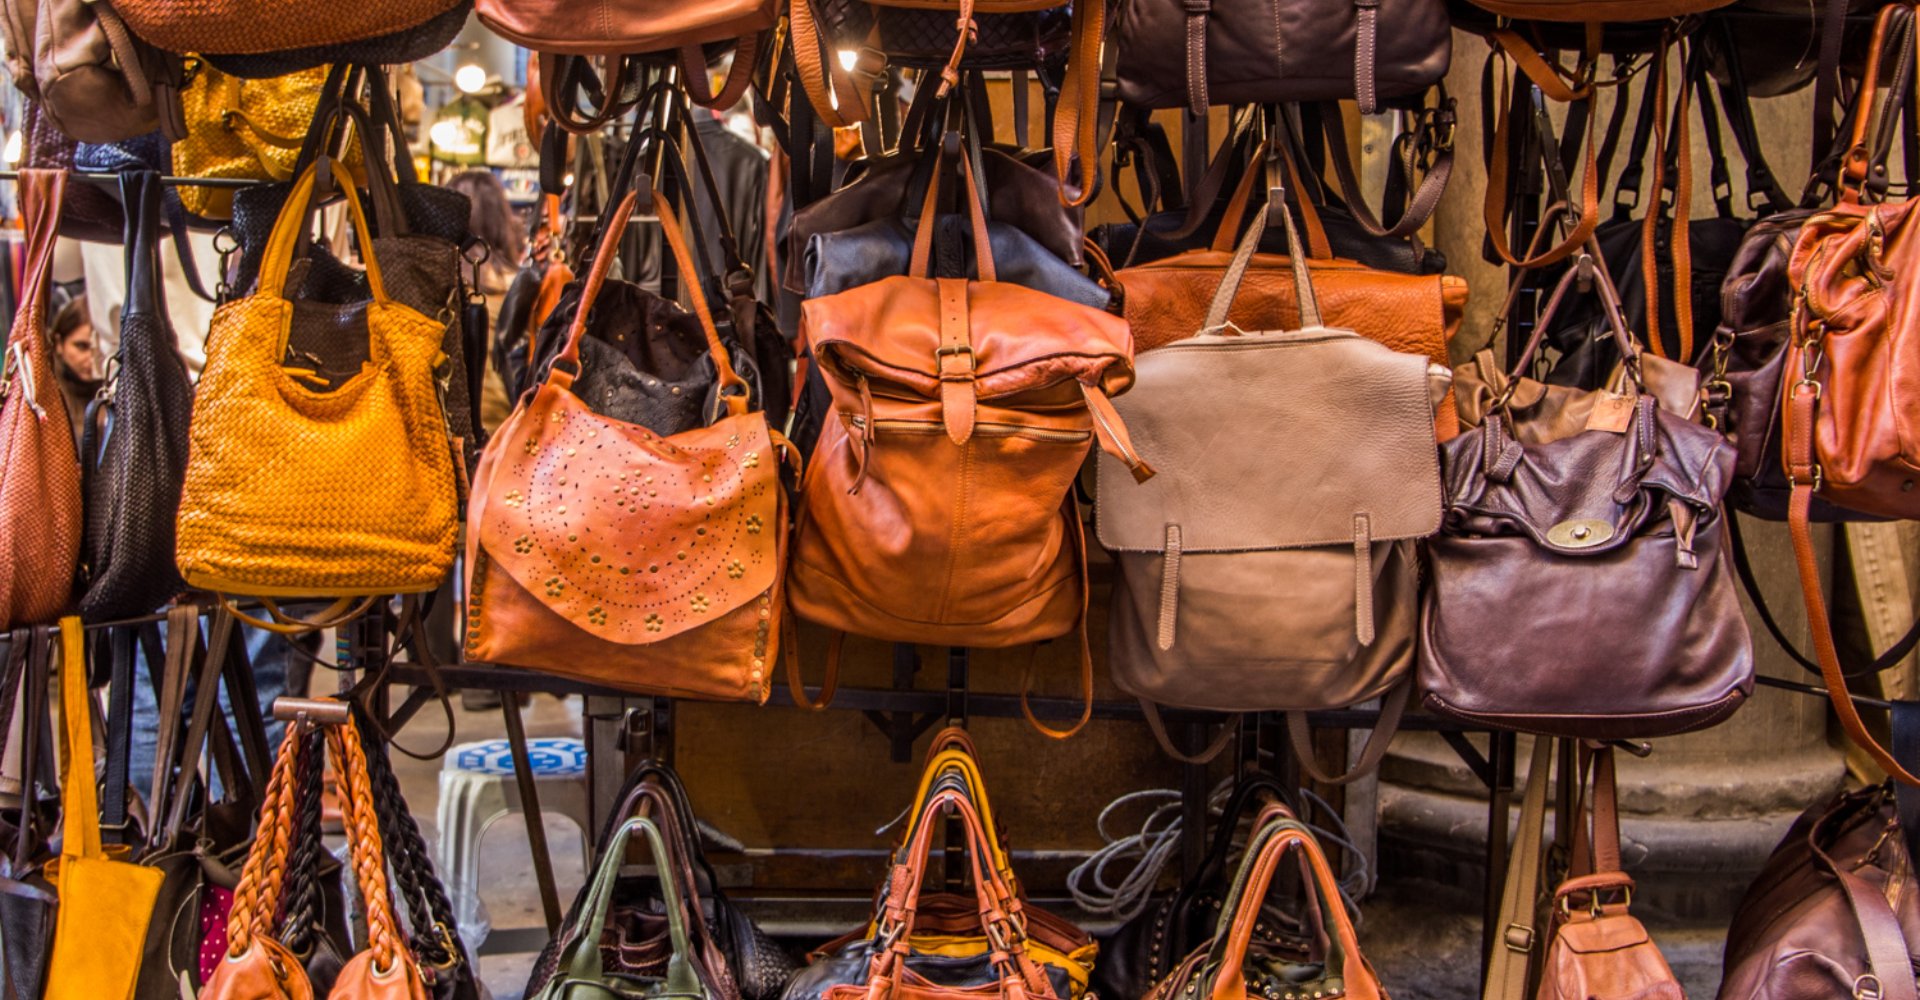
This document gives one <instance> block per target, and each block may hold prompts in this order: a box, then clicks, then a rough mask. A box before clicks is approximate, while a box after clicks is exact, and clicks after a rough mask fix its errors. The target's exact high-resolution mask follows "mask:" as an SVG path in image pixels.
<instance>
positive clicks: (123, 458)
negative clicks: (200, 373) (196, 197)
mask: <svg viewBox="0 0 1920 1000" xmlns="http://www.w3.org/2000/svg"><path fill="white" fill-rule="evenodd" d="M120 188H121V194H122V199H123V200H124V202H125V203H126V205H127V206H128V213H127V214H128V220H127V221H128V226H127V234H126V258H127V296H126V301H125V304H124V305H123V306H122V307H121V311H120V350H119V353H118V354H116V355H115V356H114V359H113V362H112V364H111V365H110V371H109V378H108V380H107V384H106V388H105V389H104V390H102V392H101V394H100V398H98V399H96V400H95V401H94V402H93V404H91V405H89V406H88V407H87V418H86V430H85V432H84V434H83V435H82V445H81V455H82V458H81V469H82V471H83V472H84V473H85V475H84V479H85V496H86V500H87V526H86V536H85V544H84V549H83V551H84V553H85V560H86V561H85V574H86V589H85V591H84V592H83V593H82V594H81V596H80V616H81V618H83V619H85V620H87V621H90V622H97V621H110V620H114V619H119V618H132V617H135V616H138V615H144V614H147V613H149V612H151V611H153V610H154V609H156V608H159V607H160V606H161V605H164V604H166V603H167V601H168V600H170V599H172V598H173V596H174V595H176V594H178V593H180V592H181V591H182V590H184V589H186V583H185V582H184V581H182V580H181V579H180V572H179V570H178V569H177V568H176V567H175V565H174V559H173V542H174V520H175V517H176V515H177V514H178V513H179V509H180V488H181V484H182V483H184V482H185V480H186V470H187V425H188V422H189V421H190V419H191V418H192V415H193V380H192V378H191V377H190V376H189V375H188V373H187V366H186V363H185V362H184V361H182V360H181V358H180V349H179V344H178V342H177V341H176V340H175V339H174V334H173V327H172V325H171V324H170V323H169V322H168V320H167V306H166V299H165V296H164V294H163V293H162V290H161V281H160V257H159V239H160V175H159V174H157V173H154V172H153V171H134V172H129V173H125V174H122V175H121V179H120Z"/></svg>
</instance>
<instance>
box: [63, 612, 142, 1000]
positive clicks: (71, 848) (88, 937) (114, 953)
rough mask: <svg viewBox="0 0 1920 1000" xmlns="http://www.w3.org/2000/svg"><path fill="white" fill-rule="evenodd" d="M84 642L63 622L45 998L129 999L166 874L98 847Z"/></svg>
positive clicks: (74, 621)
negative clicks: (56, 826)
mask: <svg viewBox="0 0 1920 1000" xmlns="http://www.w3.org/2000/svg"><path fill="white" fill-rule="evenodd" d="M83 641H84V639H83V637H82V633H81V629H80V619H78V618H74V617H68V618H62V619H60V657H61V659H60V714H61V715H62V716H63V718H62V720H61V722H62V725H61V727H60V733H61V739H60V764H61V767H60V813H61V818H60V824H61V838H60V863H59V867H58V869H56V870H54V871H52V872H51V873H50V875H49V877H50V878H51V879H52V881H53V884H54V888H55V890H56V892H57V894H58V896H59V898H60V909H59V916H58V917H56V918H55V923H54V931H53V956H52V958H51V959H49V960H48V963H47V989H46V996H47V997H48V998H49V1000H51V998H54V997H75V998H78V997H88V998H91V1000H127V998H129V997H131V996H132V995H133V987H134V984H135V982H136V981H137V980H138V979H139V977H140V956H141V953H142V951H143V949H144V948H145V945H146V940H147V924H148V922H150V921H151V920H152V919H153V908H154V903H155V901H156V900H158V899H159V898H160V882H161V879H162V878H164V877H165V876H163V875H162V874H161V871H160V869H158V868H149V867H147V866H145V865H136V864H130V863H128V862H127V860H126V857H125V849H124V848H118V849H115V851H114V853H113V854H109V851H108V849H107V848H106V847H104V846H102V844H101V841H100V802H99V790H98V789H97V788H95V787H94V780H95V779H94V771H93V714H92V701H91V699H90V698H89V697H88V696H87V667H86V658H85V656H84V655H83V649H82V643H83Z"/></svg>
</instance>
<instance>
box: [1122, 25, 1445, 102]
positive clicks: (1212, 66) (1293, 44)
mask: <svg viewBox="0 0 1920 1000" xmlns="http://www.w3.org/2000/svg"><path fill="white" fill-rule="evenodd" d="M1378 6H1379V11H1378V17H1379V22H1380V25H1381V27H1380V29H1379V30H1378V31H1377V32H1376V37H1377V39H1378V42H1379V44H1378V47H1377V49H1376V51H1375V53H1374V60H1373V63H1374V80H1373V83H1374V89H1375V92H1377V93H1378V95H1379V96H1380V97H1383V98H1389V99H1391V98H1397V97H1406V96H1409V95H1412V94H1418V93H1420V92H1422V91H1425V90H1426V89H1427V88H1428V87H1430V86H1432V85H1433V84H1435V83H1436V82H1438V81H1439V80H1440V79H1441V78H1442V77H1444V76H1445V75H1446V73H1447V65H1448V63H1449V62H1450V61H1451V59H1452V54H1453V36H1452V22H1451V21H1449V20H1448V18H1447V8H1446V4H1445V3H1444V2H1443V0H1382V2H1381V3H1380V4H1379V5H1378ZM1360 9H1361V5H1359V4H1356V3H1354V2H1352V0H1263V2H1245V0H1218V2H1214V3H1205V2H1201V3H1197V4H1196V3H1194V2H1192V0H1133V2H1130V3H1127V4H1125V5H1124V6H1123V9H1122V12H1121V14H1120V23H1119V24H1118V25H1117V26H1116V28H1115V34H1116V42H1115V44H1116V45H1117V47H1118V50H1119V60H1118V71H1119V85H1120V90H1119V93H1120V99H1121V100H1123V101H1125V102H1127V103H1129V104H1137V105H1140V106H1142V107H1149V108H1181V107H1190V106H1193V107H1199V108H1203V109H1204V108H1205V107H1207V106H1209V105H1229V104H1248V103H1256V104H1266V103H1283V102H1294V101H1334V100H1353V99H1355V98H1356V97H1357V96H1359V94H1360V87H1359V86H1358V85H1357V82H1356V80H1355V76H1356V73H1355V66H1356V51H1355V50H1356V46H1357V39H1356V35H1357V31H1356V29H1357V27H1358V25H1359V21H1360V16H1359V12H1360ZM1190 11H1197V13H1195V14H1193V15H1191V16H1190V14H1189V12H1190ZM1196 21H1197V22H1200V25H1199V27H1198V31H1199V35H1198V36H1197V37H1195V36H1194V35H1192V34H1190V32H1192V31H1193V30H1195V25H1194V22H1196ZM1177 39H1179V40H1185V43H1184V44H1177V43H1176V40H1177ZM1196 41H1197V42H1198V45H1195V44H1194V43H1195V42H1196ZM1190 80H1191V82H1190ZM1196 85H1197V86H1196ZM1194 91H1197V93H1195V92H1194Z"/></svg>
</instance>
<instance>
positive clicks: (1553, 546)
mask: <svg viewBox="0 0 1920 1000" xmlns="http://www.w3.org/2000/svg"><path fill="white" fill-rule="evenodd" d="M1653 414H1654V425H1655V433H1654V442H1655V447H1654V458H1653V462H1652V464H1651V465H1650V466H1649V467H1648V468H1647V470H1646V472H1645V473H1644V474H1642V475H1640V477H1639V482H1638V486H1637V487H1636V486H1634V485H1632V484H1633V482H1634V472H1633V468H1632V467H1633V465H1634V463H1635V455H1634V452H1635V449H1634V448H1633V447H1632V444H1633V439H1634V431H1635V428H1629V430H1628V432H1627V433H1625V434H1616V433H1613V432H1610V431H1583V432H1580V433H1577V434H1574V435H1572V436H1570V437H1565V438H1561V439H1560V440H1558V441H1550V442H1547V443H1545V444H1525V445H1523V444H1521V443H1519V442H1517V441H1515V440H1514V439H1513V438H1512V437H1511V436H1509V432H1508V431H1507V430H1506V429H1505V428H1496V427H1478V428H1475V429H1473V430H1471V431H1468V432H1467V433H1465V434H1462V435H1460V436H1459V437H1457V438H1455V439H1453V440H1452V441H1449V442H1447V443H1446V444H1445V445H1444V446H1443V454H1442V463H1443V465H1444V466H1445V469H1446V481H1447V501H1448V506H1449V509H1450V510H1452V511H1453V516H1455V517H1457V518H1464V519H1471V520H1474V521H1476V522H1479V523H1476V524H1474V525H1473V526H1472V528H1471V530H1474V531H1483V532H1487V533H1493V534H1524V535H1526V536H1528V537H1529V538H1531V539H1532V540H1533V542H1534V543H1535V544H1537V545H1539V546H1541V547H1543V548H1546V549H1549V550H1551V551H1554V552H1558V553H1560V554H1562V555H1599V554H1601V553H1605V552H1611V551H1613V550H1615V549H1618V548H1620V547H1621V546H1624V545H1626V544H1627V543H1628V542H1629V541H1630V540H1631V539H1632V538H1633V537H1634V536H1635V534H1636V533H1637V532H1638V531H1639V530H1640V529H1641V528H1642V526H1644V525H1645V524H1646V523H1647V522H1649V521H1652V520H1658V519H1660V518H1662V517H1665V516H1666V514H1667V511H1668V501H1669V500H1678V501H1680V502H1681V503H1682V504H1684V505H1686V506H1687V507H1690V508H1692V509H1694V510H1695V511H1697V512H1698V513H1699V516H1700V523H1701V525H1702V526H1703V527H1704V526H1708V525H1711V524H1713V523H1714V521H1715V519H1717V517H1718V516H1719V515H1718V508H1719V505H1720V501H1721V499H1722V498H1723V497H1724V496H1725V495H1726V491H1727V486H1728V484H1729V483H1730V482H1731V481H1732V479H1731V477H1732V475H1733V459H1734V451H1733V446H1732V445H1731V444H1729V443H1728V442H1727V439H1726V438H1725V437H1723V436H1722V435H1720V434H1719V433H1718V432H1716V431H1714V430H1712V429H1710V428H1708V427H1705V426H1702V425H1700V424H1696V423H1693V422H1692V421H1689V420H1685V419H1683V418H1681V417H1678V416H1675V415H1673V414H1671V413H1668V412H1666V411H1665V410H1658V409H1656V410H1654V411H1653ZM1634 419H1635V420H1636V421H1637V420H1638V419H1639V418H1638V417H1636V418H1634ZM1488 434H1496V435H1499V436H1500V439H1499V441H1498V442H1497V443H1499V444H1501V445H1502V446H1503V447H1505V448H1508V449H1519V451H1520V454H1519V458H1518V462H1517V463H1516V464H1515V465H1514V468H1513V471H1512V474H1511V476H1510V477H1509V479H1508V481H1507V482H1505V483H1501V482H1496V481H1494V480H1492V479H1490V478H1489V477H1488V476H1487V474H1486V456H1485V455H1484V453H1483V447H1484V445H1485V442H1484V441H1483V437H1484V436H1485V435H1488ZM1623 483H1625V484H1628V485H1627V487H1626V491H1625V493H1624V495H1623V494H1621V493H1618V492H1617V491H1619V490H1621V484H1623ZM1623 496H1624V499H1623V498H1622V497H1623Z"/></svg>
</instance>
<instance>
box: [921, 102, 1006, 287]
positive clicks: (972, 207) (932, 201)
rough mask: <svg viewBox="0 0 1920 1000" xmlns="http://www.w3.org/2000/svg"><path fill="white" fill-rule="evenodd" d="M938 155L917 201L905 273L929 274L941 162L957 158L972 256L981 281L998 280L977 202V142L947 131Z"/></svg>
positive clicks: (983, 212)
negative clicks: (922, 195)
mask: <svg viewBox="0 0 1920 1000" xmlns="http://www.w3.org/2000/svg"><path fill="white" fill-rule="evenodd" d="M940 145H941V149H940V153H939V158H938V160H936V162H935V163H934V168H933V177H932V178H931V179H929V180H928V181H927V196H926V199H925V200H924V201H922V202H921V203H920V221H919V223H918V224H917V225H916V226H915V227H914V233H913V256H912V257H911V258H910V259H909V262H908V265H907V274H908V276H909V277H914V278H930V277H933V271H932V266H931V262H932V257H933V230H934V226H935V223H936V221H937V213H936V209H937V208H938V207H939V204H940V182H941V178H942V176H943V175H944V174H945V173H946V170H945V169H944V167H945V161H946V160H948V159H958V160H959V161H960V179H961V186H962V187H963V188H965V189H966V199H967V215H968V217H969V218H970V219H971V221H972V223H973V257H974V261H975V262H976V268H977V270H978V271H979V276H980V280H981V281H998V280H1000V279H999V276H998V273H997V271H996V269H995V267H994V263H993V240H992V238H991V236H990V235H989V234H988V232H987V213H986V207H985V206H984V205H983V204H982V203H981V198H980V178H979V174H978V173H977V172H976V170H975V168H974V162H973V161H974V157H976V156H978V155H979V153H980V148H979V145H978V144H977V143H975V142H973V141H971V140H967V141H964V144H963V140H962V139H961V137H960V133H959V132H957V131H952V130H949V131H948V132H947V133H946V135H945V136H943V137H942V138H941V143H940Z"/></svg>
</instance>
